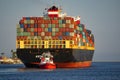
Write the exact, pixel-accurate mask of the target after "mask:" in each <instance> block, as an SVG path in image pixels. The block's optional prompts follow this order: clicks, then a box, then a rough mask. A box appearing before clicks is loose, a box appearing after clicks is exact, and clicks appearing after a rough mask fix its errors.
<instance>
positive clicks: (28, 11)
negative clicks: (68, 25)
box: [0, 0, 120, 61]
mask: <svg viewBox="0 0 120 80" xmlns="http://www.w3.org/2000/svg"><path fill="white" fill-rule="evenodd" d="M54 4H55V5H57V6H61V7H62V9H63V11H64V12H66V13H67V15H68V16H73V17H75V16H80V17H81V23H82V24H85V26H86V28H87V29H90V30H91V31H92V33H93V34H94V37H95V52H94V56H93V61H120V35H119V34H120V0H0V53H2V52H4V53H5V55H7V56H11V49H14V50H15V49H16V24H18V23H19V20H20V19H21V18H22V17H23V16H26V17H29V16H42V15H43V11H44V9H45V8H46V7H49V6H52V5H54Z"/></svg>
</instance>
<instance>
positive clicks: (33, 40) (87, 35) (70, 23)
mask: <svg viewBox="0 0 120 80" xmlns="http://www.w3.org/2000/svg"><path fill="white" fill-rule="evenodd" d="M20 40H24V44H27V46H26V47H25V48H36V47H37V44H38V41H37V40H74V44H75V45H79V46H94V44H93V43H94V37H93V35H92V34H91V31H90V30H86V29H85V25H84V24H76V22H75V21H74V18H72V17H48V16H46V17H23V18H22V19H21V20H20V21H19V24H18V25H17V41H18V44H19V41H20ZM31 44H34V45H31Z"/></svg>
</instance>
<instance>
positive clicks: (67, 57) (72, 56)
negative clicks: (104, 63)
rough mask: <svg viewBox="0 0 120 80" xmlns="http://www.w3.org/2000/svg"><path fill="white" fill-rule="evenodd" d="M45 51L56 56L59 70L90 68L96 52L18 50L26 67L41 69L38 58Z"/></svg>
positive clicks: (55, 60) (79, 50)
mask: <svg viewBox="0 0 120 80" xmlns="http://www.w3.org/2000/svg"><path fill="white" fill-rule="evenodd" d="M45 51H50V53H51V54H52V55H53V56H54V59H53V61H54V63H55V64H56V67H57V68H79V67H89V66H91V63H92V58H93V54H94V50H86V49H17V56H18V58H20V59H21V61H22V62H23V63H24V65H25V66H26V67H29V68H31V67H33V68H39V64H40V59H39V58H37V56H39V55H41V54H42V53H43V52H45Z"/></svg>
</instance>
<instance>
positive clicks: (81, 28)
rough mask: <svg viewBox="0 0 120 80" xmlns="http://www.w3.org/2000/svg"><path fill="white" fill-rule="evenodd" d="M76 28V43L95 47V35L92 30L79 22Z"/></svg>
mask: <svg viewBox="0 0 120 80" xmlns="http://www.w3.org/2000/svg"><path fill="white" fill-rule="evenodd" d="M76 28H77V29H76V31H75V32H76V35H77V36H76V43H77V44H78V45H79V46H90V47H94V36H93V34H92V33H91V31H90V30H88V29H86V28H85V25H84V24H78V25H77V26H76Z"/></svg>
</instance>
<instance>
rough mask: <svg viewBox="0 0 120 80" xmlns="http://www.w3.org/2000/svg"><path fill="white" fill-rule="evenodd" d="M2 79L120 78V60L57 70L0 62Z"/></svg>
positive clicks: (79, 79) (109, 79) (114, 79)
mask: <svg viewBox="0 0 120 80" xmlns="http://www.w3.org/2000/svg"><path fill="white" fill-rule="evenodd" d="M0 80H120V62H93V63H92V66H91V67H89V68H73V69H55V70H42V69H29V68H25V67H24V65H21V64H19V65H18V64H17V65H16V64H9V65H8V64H0Z"/></svg>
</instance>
